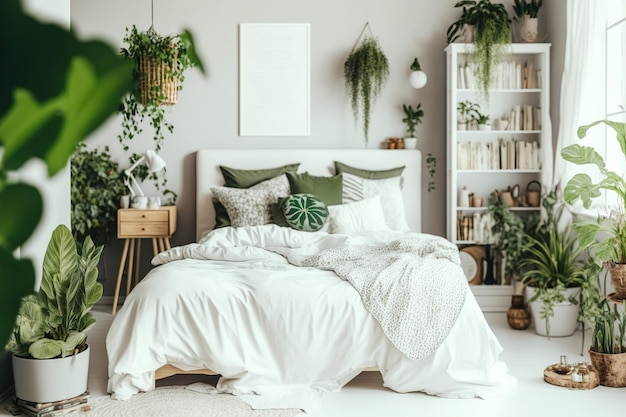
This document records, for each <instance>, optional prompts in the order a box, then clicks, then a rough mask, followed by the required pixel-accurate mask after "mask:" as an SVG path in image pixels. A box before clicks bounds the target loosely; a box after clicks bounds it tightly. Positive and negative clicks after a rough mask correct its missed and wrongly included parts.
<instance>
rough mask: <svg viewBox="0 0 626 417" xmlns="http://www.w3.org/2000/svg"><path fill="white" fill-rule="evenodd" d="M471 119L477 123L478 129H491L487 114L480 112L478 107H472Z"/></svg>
mask: <svg viewBox="0 0 626 417" xmlns="http://www.w3.org/2000/svg"><path fill="white" fill-rule="evenodd" d="M471 119H472V120H474V121H475V122H476V123H477V124H478V130H491V122H490V121H489V115H488V114H483V113H481V111H480V107H478V106H476V108H473V109H472V114H471Z"/></svg>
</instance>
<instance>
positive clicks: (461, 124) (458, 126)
mask: <svg viewBox="0 0 626 417" xmlns="http://www.w3.org/2000/svg"><path fill="white" fill-rule="evenodd" d="M456 130H467V122H466V121H463V122H457V124H456Z"/></svg>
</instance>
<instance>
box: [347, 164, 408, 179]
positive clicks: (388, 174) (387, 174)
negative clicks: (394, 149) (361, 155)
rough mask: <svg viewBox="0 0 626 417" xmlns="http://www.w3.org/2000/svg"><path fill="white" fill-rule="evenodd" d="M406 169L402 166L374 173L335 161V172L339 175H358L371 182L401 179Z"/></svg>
mask: <svg viewBox="0 0 626 417" xmlns="http://www.w3.org/2000/svg"><path fill="white" fill-rule="evenodd" d="M404 168H405V167H403V166H401V167H396V168H391V169H384V170H380V171H374V170H371V169H361V168H355V167H351V166H350V165H346V164H344V163H343V162H338V161H335V172H336V173H337V174H341V173H344V172H345V173H346V174H352V175H356V176H358V177H361V178H367V179H370V180H382V179H385V178H392V177H399V176H400V175H402V172H403V171H404Z"/></svg>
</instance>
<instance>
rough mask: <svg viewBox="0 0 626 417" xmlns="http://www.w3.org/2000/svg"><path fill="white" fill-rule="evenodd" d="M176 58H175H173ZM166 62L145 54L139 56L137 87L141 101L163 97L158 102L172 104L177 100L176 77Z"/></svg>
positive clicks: (151, 100) (144, 102)
mask: <svg viewBox="0 0 626 417" xmlns="http://www.w3.org/2000/svg"><path fill="white" fill-rule="evenodd" d="M174 60H176V58H174ZM171 72H172V70H171V67H170V66H169V65H167V63H165V62H163V61H161V60H158V59H155V58H148V57H146V56H140V57H139V87H140V91H141V103H142V104H144V105H145V104H146V103H148V102H153V101H156V100H157V99H158V98H159V97H161V98H163V100H162V101H161V103H160V104H166V105H172V104H176V102H177V101H178V77H172V75H171Z"/></svg>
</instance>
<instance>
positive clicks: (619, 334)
mask: <svg viewBox="0 0 626 417" xmlns="http://www.w3.org/2000/svg"><path fill="white" fill-rule="evenodd" d="M625 306H626V303H622V304H621V305H620V306H619V307H618V305H617V304H614V303H610V302H609V301H607V300H606V299H604V300H603V302H602V304H601V311H600V312H599V313H598V315H597V316H596V318H595V323H594V326H593V330H592V334H591V347H590V348H589V358H590V359H591V364H592V365H593V367H594V368H595V369H596V371H597V372H598V376H599V378H600V385H604V386H607V387H626V346H625V345H624V338H625V337H626V314H625V312H626V310H625Z"/></svg>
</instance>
